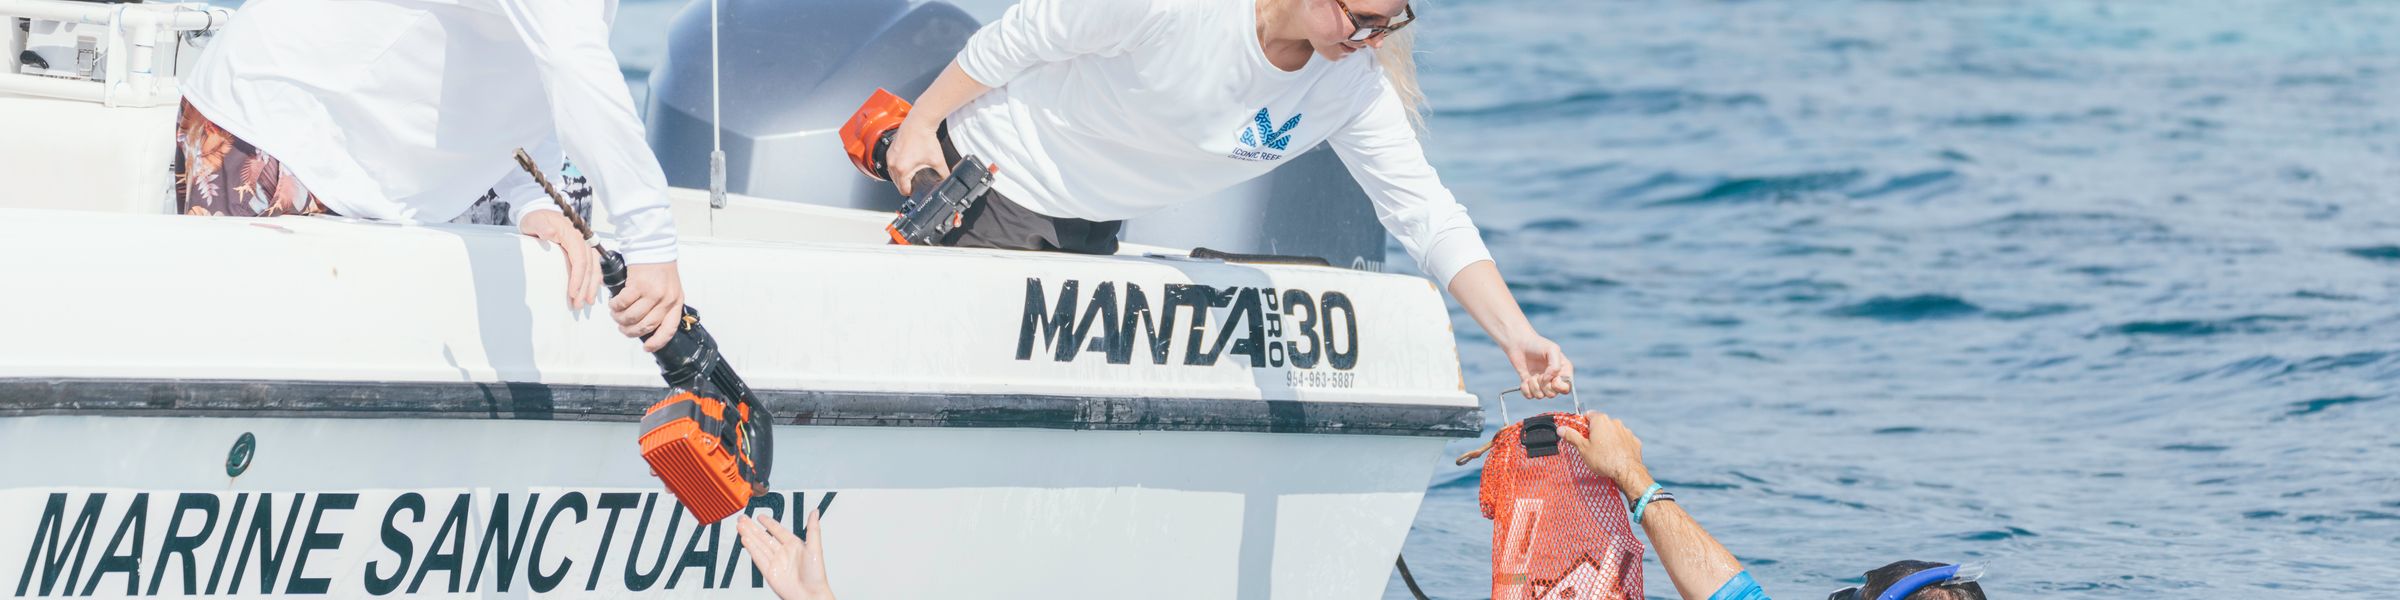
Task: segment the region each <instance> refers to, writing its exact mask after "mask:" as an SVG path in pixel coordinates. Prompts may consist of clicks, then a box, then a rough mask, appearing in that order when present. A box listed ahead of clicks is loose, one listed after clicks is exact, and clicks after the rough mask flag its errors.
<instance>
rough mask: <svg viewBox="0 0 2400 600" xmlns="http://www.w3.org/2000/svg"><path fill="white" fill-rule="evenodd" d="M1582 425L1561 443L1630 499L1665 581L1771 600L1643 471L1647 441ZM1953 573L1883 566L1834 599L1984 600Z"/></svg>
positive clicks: (1714, 596)
mask: <svg viewBox="0 0 2400 600" xmlns="http://www.w3.org/2000/svg"><path fill="white" fill-rule="evenodd" d="M1583 418H1584V423H1586V424H1587V425H1588V426H1589V427H1590V428H1591V431H1592V432H1591V435H1588V436H1587V435H1584V434H1582V433H1579V432H1577V431H1575V429H1574V428H1571V427H1560V428H1558V435H1559V438H1560V439H1561V440H1564V441H1565V443H1566V444H1568V445H1571V446H1574V447H1575V453H1576V454H1577V455H1579V456H1582V457H1583V464H1584V466H1587V467H1591V469H1592V473H1593V474H1596V475H1599V476H1601V477H1605V478H1608V479H1609V480H1610V481H1613V482H1616V484H1617V487H1618V488H1619V491H1622V492H1624V494H1625V497H1626V498H1629V499H1631V500H1630V501H1629V502H1627V503H1626V504H1627V505H1629V506H1632V507H1633V519H1634V524H1636V525H1639V526H1640V527H1641V529H1642V532H1643V533H1644V534H1646V535H1648V536H1649V537H1650V545H1651V547H1653V548H1657V549H1658V563H1659V565H1660V566H1662V567H1665V568H1666V570H1667V579H1669V580H1670V581H1673V582H1674V583H1675V591H1676V592H1677V593H1679V594H1681V595H1682V596H1683V599H1684V600H1768V598H1767V592H1766V590H1764V589H1760V588H1759V586H1758V581H1757V580H1755V579H1752V578H1751V577H1750V572H1749V571H1748V570H1745V569H1743V568H1742V561H1741V560H1740V559H1737V558H1734V556H1733V553H1732V552H1729V551H1726V550H1725V546H1724V545H1723V544H1719V543H1717V538H1716V537H1714V536H1711V535H1709V534H1708V530H1706V529H1701V528H1700V522H1699V521H1695V520H1693V519H1692V515H1691V514H1689V513H1686V512H1684V511H1683V503H1682V502H1678V501H1676V499H1675V496H1674V495H1673V494H1668V493H1665V491H1664V489H1663V486H1660V485H1658V481H1657V480H1656V479H1652V478H1651V477H1650V468H1649V467H1647V466H1644V465H1643V464H1642V440H1641V439H1639V438H1635V437H1634V436H1633V431H1632V430H1630V429H1626V428H1625V423H1623V422H1621V421H1618V420H1616V419H1614V418H1610V417H1609V416H1608V415H1605V414H1601V413H1599V412H1596V411H1595V412H1587V413H1584V414H1583ZM1949 567H1950V565H1945V564H1941V563H1933V562H1925V561H1915V560H1904V561H1899V562H1895V563H1892V564H1888V565H1884V566H1882V567H1880V568H1877V569H1875V570H1873V571H1868V572H1867V574H1866V580H1867V583H1866V585H1865V586H1863V587H1853V588H1847V589H1843V590H1841V591H1837V592H1834V593H1833V596H1832V600H1859V599H1866V600H1875V599H1877V598H1882V597H1883V596H1886V595H1891V596H1893V597H1894V598H1905V599H1907V600H1984V595H1983V586H1982V585H1981V584H1978V583H1976V582H1975V581H1974V578H1975V575H1968V576H1965V577H1959V576H1957V575H1955V573H1956V572H1958V571H1959V570H1960V569H1957V568H1949ZM1895 588H1896V590H1897V591H1896V593H1895Z"/></svg>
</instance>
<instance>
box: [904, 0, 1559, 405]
mask: <svg viewBox="0 0 2400 600" xmlns="http://www.w3.org/2000/svg"><path fill="white" fill-rule="evenodd" d="M1415 23H1416V13H1415V10H1414V9H1412V8H1411V7H1410V6H1409V5H1408V4H1407V2H1406V1H1405V0H1024V1H1023V2H1021V3H1019V4H1017V5H1016V6H1014V7H1011V8H1010V9H1008V11H1007V13H1005V14H1003V15H1001V17H1000V18H999V19H998V20H996V21H993V22H992V23H991V24H989V25H987V26H985V27H984V28H983V30H982V31H979V32H977V33H976V34H975V35H974V37H973V38H971V39H969V40H968V41H967V45H966V48H964V49H962V50H960V51H959V53H958V58H957V59H956V60H954V61H952V62H951V63H950V66H949V67H948V68H947V69H944V70H943V71H942V74H941V76H940V77H939V78H937V79H936V80H935V81H934V83H933V86H932V87H930V88H928V89H927V90H926V91H925V93H924V95H922V96H919V97H918V98H917V101H916V106H915V108H914V109H913V110H912V111H911V113H910V114H909V116H908V119H907V121H906V122H904V123H903V124H902V125H901V126H900V130H899V133H898V135H897V136H896V137H895V138H894V140H893V143H892V148H891V150H890V152H889V154H888V159H887V160H888V163H889V164H890V166H891V172H893V173H915V172H917V171H919V170H922V169H933V170H935V171H937V172H942V173H944V174H947V171H948V169H947V168H946V167H945V165H948V164H950V163H951V161H952V159H953V158H954V156H955V155H959V154H972V155H976V156H979V157H982V158H983V159H984V160H985V161H988V162H990V163H992V164H995V165H1000V167H1001V168H1000V172H999V175H998V180H997V181H996V182H994V184H993V193H992V194H990V195H989V196H986V197H985V199H984V201H983V202H980V203H978V204H977V206H976V207H975V208H973V209H971V210H970V211H969V212H968V214H967V215H966V219H967V223H965V226H964V227H961V228H960V229H959V230H958V231H956V232H953V234H952V235H951V236H950V237H949V238H948V239H945V240H943V241H944V242H945V243H948V244H951V245H957V246H970V247H987V248H1010V249H1021V250H1059V251H1067V252H1083V253H1093V254H1106V253H1113V252H1115V251H1116V246H1117V240H1116V234H1117V230H1118V228H1119V226H1120V225H1121V224H1122V222H1123V220H1124V219H1127V218H1131V217H1135V216H1139V215H1142V214H1145V213H1149V212H1152V211H1156V210H1158V209H1160V208H1164V207H1167V206H1170V205H1173V204H1176V203H1178V202H1184V201H1188V200H1191V199H1194V198H1199V197H1202V196H1205V195H1207V194H1211V193H1214V192H1216V191H1219V190H1223V189H1226V188H1228V187H1232V186H1233V185H1235V184H1238V183H1241V182H1243V181H1246V180H1249V179H1251V178H1254V177H1258V176H1260V175H1264V174H1266V173H1267V172H1268V171H1271V170H1274V169H1275V167H1276V166H1278V165H1281V164H1283V162H1284V161H1286V160H1288V159H1289V158H1291V157H1292V156H1295V155H1298V154H1300V153H1302V152H1305V151H1307V150H1308V149H1310V148H1313V147H1315V146H1316V145H1317V144H1319V143H1330V144H1331V145H1332V146H1333V149H1334V151H1335V152H1336V153H1337V154H1339V155H1340V156H1341V158H1342V161H1343V162H1344V163H1345V164H1347V165H1348V166H1349V170H1350V174H1351V176H1352V177H1354V178H1356V179H1357V180H1358V184H1359V185H1360V186H1361V187H1364V188H1365V189H1366V192H1367V197H1368V198H1370V199H1372V200H1373V201H1374V204H1375V214H1376V216H1377V217H1378V219H1379V220H1381V221H1382V222H1383V225H1384V228H1385V229H1387V230H1389V231H1390V232H1391V233H1392V236H1393V237H1395V238H1398V239H1399V240H1400V245H1401V246H1402V247H1404V248H1406V249H1407V250H1408V253H1409V255H1410V256H1412V257H1414V258H1415V259H1416V261H1417V264H1418V266H1419V267H1421V268H1422V269H1423V270H1424V272H1425V274H1426V275H1429V276H1431V277H1433V278H1434V279H1435V280H1436V281H1438V282H1440V283H1441V285H1442V287H1443V288H1444V289H1447V290H1449V292H1450V295H1451V296H1452V297H1455V298H1457V299H1458V303H1459V305H1460V306H1463V307H1465V308H1466V310H1467V313H1468V314H1469V315H1473V316H1474V318H1475V322H1476V323H1477V324H1480V325H1482V326H1483V329H1484V331H1485V332H1488V333H1490V334H1491V337H1492V339H1493V340H1495V341H1497V342H1498V343H1499V345H1500V349H1501V351H1502V352H1503V353H1505V354H1507V355H1508V359H1509V362H1510V363H1511V364H1512V365H1513V366H1514V367H1515V368H1516V371H1517V376H1518V378H1519V379H1520V380H1521V383H1522V384H1523V386H1524V389H1525V392H1526V396H1527V397H1531V398H1548V397H1552V396H1556V395H1558V394H1561V393H1565V392H1567V391H1568V390H1569V389H1570V386H1571V380H1572V373H1573V366H1572V364H1571V363H1570V362H1568V360H1567V357H1566V354H1565V353H1564V352H1563V351H1561V350H1560V349H1559V347H1558V344H1556V343H1553V342H1551V341H1550V340H1549V339H1547V338H1544V337H1542V335H1541V334H1539V333H1537V332H1535V331H1534V330H1533V326H1532V324H1531V323H1530V322H1528V321H1527V320H1526V319H1525V313H1524V311H1522V310H1520V309H1519V308H1518V306H1517V302H1516V298H1515V296H1514V295H1512V294H1510V293H1509V291H1508V286H1507V284H1506V283H1505V282H1503V281H1502V280H1501V278H1500V270H1499V269H1498V268H1496V267H1494V266H1493V265H1492V258H1491V253H1490V251H1488V250H1486V249H1485V248H1484V245H1483V240H1482V237H1481V234H1480V233H1478V232H1477V231H1476V229H1475V223H1474V222H1473V221H1472V220H1470V219H1468V218H1467V211H1466V208H1465V207H1462V206H1459V204H1458V201H1457V200H1456V199H1454V198H1452V197H1451V194H1450V190H1449V189H1448V188H1445V187H1443V186H1442V183H1441V179H1440V178H1439V177H1438V176H1436V174H1435V173H1434V170H1433V166H1432V165H1430V164H1428V163H1426V161H1425V152H1424V149H1423V148H1422V147H1421V146H1420V145H1419V144H1418V142H1417V131H1416V120H1417V118H1416V104H1417V102H1418V100H1419V99H1420V98H1421V94H1419V93H1418V92H1417V88H1416V72H1415V66H1414V64H1413V61H1412V60H1411V59H1410V56H1409V53H1408V46H1409V36H1410V35H1411V33H1410V32H1409V31H1408V28H1409V27H1410V26H1411V25H1414V24H1415ZM893 179H895V180H896V181H898V182H899V184H898V185H899V186H900V188H901V190H900V191H901V193H904V194H905V193H907V192H908V191H909V190H908V189H907V186H908V182H907V180H908V178H907V177H906V176H901V177H894V178H893Z"/></svg>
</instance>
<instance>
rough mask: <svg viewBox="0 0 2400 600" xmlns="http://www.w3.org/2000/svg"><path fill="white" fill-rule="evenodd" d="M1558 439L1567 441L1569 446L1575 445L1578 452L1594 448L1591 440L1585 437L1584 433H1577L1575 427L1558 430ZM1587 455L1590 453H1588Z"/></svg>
mask: <svg viewBox="0 0 2400 600" xmlns="http://www.w3.org/2000/svg"><path fill="white" fill-rule="evenodd" d="M1558 439H1562V440H1566V441H1567V443H1569V444H1574V445H1575V448H1576V449H1577V450H1582V449H1586V448H1590V447H1591V446H1592V440H1591V438H1586V437H1583V432H1580V431H1576V430H1575V428H1573V427H1560V428H1558ZM1586 454H1589V453H1588V452H1587V453H1586Z"/></svg>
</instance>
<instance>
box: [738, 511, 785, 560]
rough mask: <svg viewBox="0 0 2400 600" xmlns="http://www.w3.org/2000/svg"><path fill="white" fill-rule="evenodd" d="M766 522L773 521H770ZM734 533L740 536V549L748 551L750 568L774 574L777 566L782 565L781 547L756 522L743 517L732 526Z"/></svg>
mask: <svg viewBox="0 0 2400 600" xmlns="http://www.w3.org/2000/svg"><path fill="white" fill-rule="evenodd" d="M768 522H773V521H772V519H770V520H769V521H768ZM734 532H735V533H738V534H740V535H741V538H742V548H745V549H748V550H749V551H750V564H751V566H755V567H758V570H761V571H767V572H774V570H775V567H776V566H777V565H781V564H783V563H784V561H783V558H784V552H783V545H782V544H781V543H780V542H777V541H775V536H773V535H770V534H768V533H767V530H766V528H764V527H761V526H760V525H759V522H758V520H756V519H752V518H750V517H748V516H744V517H742V519H741V521H739V522H737V523H735V524H734Z"/></svg>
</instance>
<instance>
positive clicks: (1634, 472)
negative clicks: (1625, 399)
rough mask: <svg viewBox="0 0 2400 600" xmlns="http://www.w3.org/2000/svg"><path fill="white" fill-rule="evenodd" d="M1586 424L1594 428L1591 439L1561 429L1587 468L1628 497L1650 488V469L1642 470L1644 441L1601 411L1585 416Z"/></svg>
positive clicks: (1643, 467)
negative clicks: (1614, 483)
mask: <svg viewBox="0 0 2400 600" xmlns="http://www.w3.org/2000/svg"><path fill="white" fill-rule="evenodd" d="M1583 422H1584V425H1585V426H1586V427H1589V428H1591V430H1592V433H1591V435H1590V436H1588V437H1587V436H1585V435H1584V434H1582V433H1578V432H1576V431H1575V428H1573V427H1559V428H1558V437H1559V439H1563V440H1566V442H1567V443H1569V444H1573V445H1574V446H1575V452H1576V453H1577V454H1581V455H1583V464H1584V466H1588V467H1591V468H1592V472H1594V473H1598V474H1600V476H1602V477H1607V478H1609V479H1610V480H1612V481H1615V482H1617V487H1618V488H1621V489H1624V490H1629V491H1627V492H1626V494H1627V495H1633V494H1640V493H1641V490H1643V489H1645V488H1648V487H1650V484H1651V479H1650V468H1649V467H1645V466H1642V440H1641V439H1640V438H1636V437H1633V430H1630V429H1626V428H1625V423H1624V422H1622V421H1618V420H1616V419H1614V418H1611V417H1609V416H1608V415H1605V414H1601V413H1600V411H1591V412H1587V413H1583Z"/></svg>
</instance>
